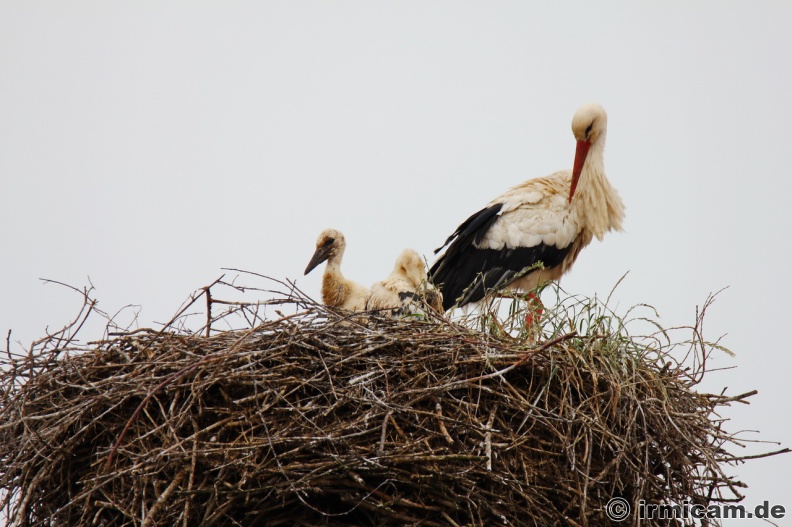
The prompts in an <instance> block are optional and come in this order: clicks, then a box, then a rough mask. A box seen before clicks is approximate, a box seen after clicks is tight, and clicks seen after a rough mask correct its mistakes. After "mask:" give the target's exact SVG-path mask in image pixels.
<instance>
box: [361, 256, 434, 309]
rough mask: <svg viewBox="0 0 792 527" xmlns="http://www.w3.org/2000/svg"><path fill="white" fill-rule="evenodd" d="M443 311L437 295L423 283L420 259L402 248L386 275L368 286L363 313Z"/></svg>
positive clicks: (424, 271) (424, 270) (424, 276)
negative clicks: (428, 308)
mask: <svg viewBox="0 0 792 527" xmlns="http://www.w3.org/2000/svg"><path fill="white" fill-rule="evenodd" d="M427 305H428V306H429V307H431V308H432V309H435V310H436V311H438V312H441V311H442V310H443V303H442V298H441V296H440V293H439V292H438V291H437V290H436V289H435V288H433V287H432V286H431V285H430V284H429V283H428V281H427V276H426V265H425V264H424V261H423V258H421V256H420V255H419V254H418V253H417V252H415V251H414V250H412V249H405V250H404V251H402V253H401V254H400V255H399V257H398V258H397V259H396V263H395V264H394V266H393V271H392V272H391V274H390V276H388V278H386V279H385V280H383V281H381V282H377V283H376V284H374V285H372V286H371V294H369V297H368V300H367V301H366V310H367V311H368V310H390V314H391V315H393V316H402V315H407V314H415V313H422V312H423V311H424V309H425V306H427Z"/></svg>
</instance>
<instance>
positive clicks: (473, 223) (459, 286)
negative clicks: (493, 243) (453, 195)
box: [429, 204, 572, 310]
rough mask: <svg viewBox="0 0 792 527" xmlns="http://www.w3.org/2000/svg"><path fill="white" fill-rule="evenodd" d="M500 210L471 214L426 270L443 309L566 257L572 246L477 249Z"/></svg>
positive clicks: (489, 209)
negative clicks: (435, 288) (444, 250)
mask: <svg viewBox="0 0 792 527" xmlns="http://www.w3.org/2000/svg"><path fill="white" fill-rule="evenodd" d="M502 206H503V205H502V204H497V205H493V206H491V207H487V208H484V209H482V210H480V211H478V212H477V213H475V214H473V215H472V216H470V217H469V218H468V219H467V220H465V221H464V222H463V223H462V224H461V225H460V226H459V227H458V228H457V230H456V232H454V234H452V235H451V236H450V237H449V238H448V240H446V243H445V244H444V247H445V246H448V248H447V249H446V252H445V253H444V254H443V255H442V256H440V258H438V259H437V261H436V262H435V263H434V265H432V268H431V269H430V270H429V279H430V280H431V281H432V282H433V283H434V284H435V285H436V286H437V287H438V288H439V289H440V290H441V291H442V293H443V309H446V310H448V309H451V308H452V307H454V306H460V307H461V306H464V305H465V304H468V303H471V302H478V301H479V300H481V299H482V298H484V297H485V296H486V295H487V294H488V293H490V292H492V291H497V290H499V289H501V288H503V287H505V286H507V285H508V284H509V283H511V282H512V281H513V280H515V279H516V278H519V277H520V276H522V275H523V274H524V273H526V272H529V271H530V270H532V269H535V268H537V267H539V266H544V267H545V268H551V267H555V266H557V265H560V264H561V262H562V261H563V260H564V257H565V256H566V255H567V253H569V251H570V249H571V247H572V244H570V245H568V246H567V247H564V248H563V249H560V248H558V247H556V246H555V245H546V244H544V243H540V244H538V245H535V246H533V247H515V248H508V247H504V248H502V249H482V248H479V247H476V245H475V244H477V243H480V242H481V241H482V240H483V239H484V236H486V234H487V232H488V231H489V229H490V228H491V227H492V225H493V224H494V223H495V221H496V220H497V219H498V213H499V212H500V210H501V207H502ZM441 249H442V247H441ZM438 250H440V249H438Z"/></svg>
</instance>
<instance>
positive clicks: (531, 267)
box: [429, 104, 624, 323]
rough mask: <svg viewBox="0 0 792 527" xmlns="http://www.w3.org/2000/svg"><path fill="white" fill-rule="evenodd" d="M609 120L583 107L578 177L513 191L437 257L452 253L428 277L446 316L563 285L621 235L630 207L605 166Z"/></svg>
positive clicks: (577, 124) (576, 122)
mask: <svg viewBox="0 0 792 527" xmlns="http://www.w3.org/2000/svg"><path fill="white" fill-rule="evenodd" d="M607 121H608V117H607V114H606V113H605V110H604V109H603V108H602V107H601V106H600V105H598V104H586V105H584V106H582V107H580V108H579V109H578V110H577V111H576V112H575V115H574V117H573V118H572V133H573V134H574V136H575V139H576V140H577V149H576V151H575V162H574V165H573V168H572V171H569V170H566V171H562V172H556V173H554V174H551V175H549V176H546V177H542V178H536V179H530V180H528V181H526V182H524V183H521V184H520V185H517V186H516V187H513V188H512V189H510V190H509V191H507V192H506V193H504V194H502V195H501V196H499V197H497V198H495V199H494V200H492V201H491V202H489V204H487V206H486V207H484V208H483V209H481V210H480V211H478V212H476V213H475V214H473V215H472V216H470V217H469V218H468V219H467V220H465V221H464V222H463V223H462V224H461V225H460V226H459V227H458V228H457V230H456V231H455V232H454V233H453V234H452V235H451V236H449V237H448V239H447V240H446V241H445V243H444V244H443V246H442V247H440V248H439V249H437V250H436V251H435V253H437V252H439V251H440V250H442V249H443V248H444V247H445V248H446V250H445V253H443V254H442V255H441V256H440V257H439V258H438V259H437V261H436V262H435V263H434V265H433V266H432V268H431V269H430V271H429V277H430V279H431V281H432V282H433V283H434V284H436V285H437V286H438V287H439V288H440V291H441V292H442V294H443V308H444V309H451V308H452V307H461V306H464V305H465V304H468V303H471V302H478V301H479V300H482V299H483V298H484V297H485V296H488V295H490V294H492V293H495V292H497V291H499V290H501V289H503V288H506V287H508V288H510V289H515V290H521V291H532V290H533V289H534V288H536V287H537V286H539V285H542V284H544V283H547V282H548V281H551V280H557V279H559V278H560V277H561V276H562V275H563V274H564V273H566V272H567V271H568V270H569V268H570V267H571V266H572V264H573V263H574V262H575V259H576V258H577V257H578V254H580V251H581V249H583V248H584V247H585V246H586V245H588V244H589V243H590V242H591V240H592V239H593V238H594V237H595V236H596V238H597V239H598V240H602V238H603V236H604V235H605V233H606V232H608V231H611V230H616V231H621V230H622V220H623V219H624V204H623V203H622V200H621V198H620V197H619V193H618V192H617V191H616V189H614V188H613V187H612V186H611V184H610V182H609V181H608V178H607V177H605V168H604V165H603V161H602V153H603V149H604V148H605V133H606V129H607ZM529 316H530V315H529ZM529 323H530V321H529Z"/></svg>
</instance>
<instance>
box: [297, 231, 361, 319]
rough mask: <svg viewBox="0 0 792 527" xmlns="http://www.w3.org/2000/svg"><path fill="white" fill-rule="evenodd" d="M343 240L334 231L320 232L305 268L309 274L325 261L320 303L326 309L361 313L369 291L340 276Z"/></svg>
mask: <svg viewBox="0 0 792 527" xmlns="http://www.w3.org/2000/svg"><path fill="white" fill-rule="evenodd" d="M345 249H346V240H345V239H344V235H343V234H341V233H340V232H339V231H337V230H335V229H327V230H324V231H322V233H321V234H320V235H319V238H318V239H317V240H316V251H315V252H314V254H313V257H311V261H310V262H308V266H307V267H306V268H305V274H308V273H310V272H311V271H312V270H313V269H314V268H316V266H318V265H319V264H320V263H322V262H325V261H326V262H327V265H326V266H325V271H324V275H323V276H322V303H324V305H326V306H329V307H340V308H342V309H346V310H349V311H363V310H364V309H365V308H366V298H367V297H368V295H369V290H368V289H367V288H366V287H364V286H362V285H360V284H358V283H356V282H353V281H352V280H347V279H346V278H345V277H344V275H343V273H341V260H342V258H343V257H344V250H345Z"/></svg>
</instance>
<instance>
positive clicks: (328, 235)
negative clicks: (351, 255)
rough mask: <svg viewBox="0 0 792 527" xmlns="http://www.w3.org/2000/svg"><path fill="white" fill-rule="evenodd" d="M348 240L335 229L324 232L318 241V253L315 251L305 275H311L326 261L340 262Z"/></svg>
mask: <svg viewBox="0 0 792 527" xmlns="http://www.w3.org/2000/svg"><path fill="white" fill-rule="evenodd" d="M345 247H346V240H344V235H343V234H341V232H340V231H337V230H335V229H326V230H323V231H322V233H321V234H320V235H319V238H318V239H317V240H316V251H314V254H313V256H312V257H311V261H310V262H308V266H307V267H306V268H305V274H308V273H310V272H311V271H313V270H314V268H315V267H316V266H317V265H319V264H320V263H322V262H324V261H326V260H330V259H332V260H336V261H338V260H340V259H341V257H342V256H343V255H344V248H345Z"/></svg>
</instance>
